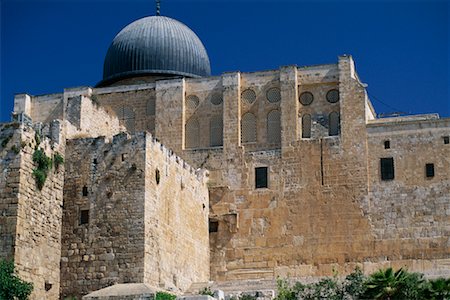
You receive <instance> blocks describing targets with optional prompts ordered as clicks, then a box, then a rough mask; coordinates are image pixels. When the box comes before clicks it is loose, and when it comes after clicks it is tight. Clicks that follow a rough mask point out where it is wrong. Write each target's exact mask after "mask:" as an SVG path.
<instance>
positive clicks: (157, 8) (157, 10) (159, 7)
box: [156, 0, 161, 16]
mask: <svg viewBox="0 0 450 300" xmlns="http://www.w3.org/2000/svg"><path fill="white" fill-rule="evenodd" d="M156 15H157V16H160V15H161V0H156Z"/></svg>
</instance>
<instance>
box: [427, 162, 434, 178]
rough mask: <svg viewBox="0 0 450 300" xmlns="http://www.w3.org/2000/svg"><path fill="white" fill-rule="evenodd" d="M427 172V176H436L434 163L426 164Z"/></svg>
mask: <svg viewBox="0 0 450 300" xmlns="http://www.w3.org/2000/svg"><path fill="white" fill-rule="evenodd" d="M425 174H426V176H427V177H434V164H426V165H425Z"/></svg>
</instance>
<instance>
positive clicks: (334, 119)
mask: <svg viewBox="0 0 450 300" xmlns="http://www.w3.org/2000/svg"><path fill="white" fill-rule="evenodd" d="M328 122H329V124H328V135H329V136H332V135H338V134H339V113H337V112H335V111H333V112H332V113H330V115H329V116H328Z"/></svg>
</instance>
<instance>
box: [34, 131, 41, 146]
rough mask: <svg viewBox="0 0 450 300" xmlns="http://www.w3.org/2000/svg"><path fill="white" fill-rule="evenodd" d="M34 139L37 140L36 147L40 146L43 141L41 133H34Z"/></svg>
mask: <svg viewBox="0 0 450 300" xmlns="http://www.w3.org/2000/svg"><path fill="white" fill-rule="evenodd" d="M34 140H35V142H36V149H37V148H38V146H39V144H40V143H41V135H40V134H39V133H37V132H36V133H35V134H34Z"/></svg>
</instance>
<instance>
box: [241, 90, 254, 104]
mask: <svg viewBox="0 0 450 300" xmlns="http://www.w3.org/2000/svg"><path fill="white" fill-rule="evenodd" d="M241 97H242V99H243V100H244V101H245V102H247V103H248V104H252V103H253V102H255V100H256V93H255V91H254V90H252V89H246V90H245V91H243V92H242V93H241Z"/></svg>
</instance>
